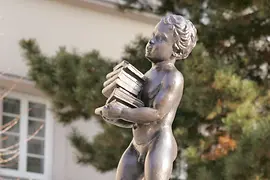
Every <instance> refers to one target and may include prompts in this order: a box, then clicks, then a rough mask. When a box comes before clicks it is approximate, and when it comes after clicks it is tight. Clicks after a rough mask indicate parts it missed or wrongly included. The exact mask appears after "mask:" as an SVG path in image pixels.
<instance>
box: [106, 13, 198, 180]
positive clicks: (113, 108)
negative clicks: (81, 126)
mask: <svg viewBox="0 0 270 180" xmlns="http://www.w3.org/2000/svg"><path fill="white" fill-rule="evenodd" d="M196 42H197V30H196V28H195V27H194V25H193V24H192V23H191V22H190V21H189V20H187V19H185V18H184V17H182V16H179V15H172V14H170V15H167V16H165V17H163V18H162V19H161V21H160V22H159V23H158V24H157V25H156V27H155V29H154V32H153V35H152V38H151V39H150V40H149V42H148V43H147V45H146V48H145V56H146V57H147V59H149V60H150V61H151V62H152V68H151V69H150V70H149V71H148V72H146V73H145V75H144V76H145V83H144V85H143V88H142V92H141V100H142V101H143V103H144V105H145V106H144V107H138V108H123V107H122V106H119V105H117V104H116V103H114V102H111V103H109V104H107V105H105V106H104V107H102V108H101V115H102V116H103V117H104V118H107V119H124V120H125V121H127V122H131V123H134V124H135V125H134V126H133V128H132V132H133V140H132V142H131V143H130V145H129V146H128V148H127V149H126V151H125V152H124V154H123V155H122V157H121V159H120V162H119V164H118V168H117V173H116V180H142V179H143V180H168V179H169V178H170V176H171V173H172V168H173V162H174V160H175V159H176V156H177V144H176V141H175V138H174V136H173V132H172V123H173V120H174V118H175V114H176V111H177V108H178V106H179V103H180V101H181V98H182V94H183V86H184V79H183V76H182V74H181V73H180V72H179V71H178V70H177V69H176V67H175V65H174V64H175V61H176V60H179V59H185V58H187V57H188V55H189V54H190V53H191V51H192V49H193V48H194V47H195V45H196Z"/></svg>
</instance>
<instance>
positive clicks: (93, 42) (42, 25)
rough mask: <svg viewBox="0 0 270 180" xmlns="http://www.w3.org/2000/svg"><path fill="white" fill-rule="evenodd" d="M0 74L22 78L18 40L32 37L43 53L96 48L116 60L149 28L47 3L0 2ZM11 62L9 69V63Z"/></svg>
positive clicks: (34, 0) (30, 0)
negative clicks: (125, 47) (9, 71)
mask: <svg viewBox="0 0 270 180" xmlns="http://www.w3.org/2000/svg"><path fill="white" fill-rule="evenodd" d="M0 17H1V19H0V34H1V35H0V63H1V67H0V70H1V71H6V70H7V69H8V68H11V71H12V72H14V73H15V72H16V74H19V75H25V74H26V72H27V68H26V67H25V63H24V62H23V61H22V58H21V57H20V49H19V46H18V41H19V40H20V39H22V38H36V39H37V40H38V42H39V44H40V46H41V49H42V50H43V51H44V52H45V53H49V54H52V53H54V52H55V51H56V49H57V48H58V47H59V46H61V45H65V46H67V47H69V48H70V49H71V48H77V49H78V50H80V51H81V52H85V51H88V50H91V49H99V50H100V51H101V53H102V55H104V56H107V57H110V58H113V59H118V58H119V57H120V55H121V52H122V51H123V47H124V45H125V44H127V43H128V42H130V40H132V39H134V37H135V36H136V35H137V34H138V33H143V34H145V35H150V34H151V31H152V28H153V25H147V24H143V23H139V22H137V21H132V20H129V19H125V18H119V17H114V16H111V15H107V14H100V13H98V12H93V11H90V10H89V9H82V8H76V7H74V6H68V5H65V4H61V3H58V2H53V1H48V0H0ZM5 62H12V66H11V64H10V63H5Z"/></svg>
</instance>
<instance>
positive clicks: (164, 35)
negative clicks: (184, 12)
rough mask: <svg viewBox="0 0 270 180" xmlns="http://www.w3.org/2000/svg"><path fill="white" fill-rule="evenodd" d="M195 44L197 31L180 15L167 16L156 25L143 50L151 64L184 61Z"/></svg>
mask: <svg viewBox="0 0 270 180" xmlns="http://www.w3.org/2000/svg"><path fill="white" fill-rule="evenodd" d="M196 42H197V30H196V28H195V26H194V25H193V24H192V22H191V21H189V20H187V19H185V18H184V17H183V16H180V15H173V14H170V15H167V16H165V17H163V18H162V19H161V21H160V22H159V23H158V24H157V25H156V27H155V29H154V32H153V36H152V38H151V39H150V40H149V42H148V43H147V45H146V49H145V56H146V57H147V58H148V59H149V60H150V61H152V62H154V63H156V62H160V61H166V60H171V59H176V60H178V59H185V58H187V57H188V55H189V54H190V53H191V51H192V49H193V48H194V47H195V45H196Z"/></svg>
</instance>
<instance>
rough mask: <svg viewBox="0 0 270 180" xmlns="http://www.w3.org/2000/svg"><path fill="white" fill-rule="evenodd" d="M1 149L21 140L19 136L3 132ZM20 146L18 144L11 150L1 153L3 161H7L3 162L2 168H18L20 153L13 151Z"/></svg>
mask: <svg viewBox="0 0 270 180" xmlns="http://www.w3.org/2000/svg"><path fill="white" fill-rule="evenodd" d="M0 141H1V143H0V144H1V149H4V148H8V147H10V146H13V145H15V144H17V143H18V142H19V137H18V136H16V135H7V134H1V140H0ZM18 148H19V146H16V147H14V148H10V150H6V151H4V152H3V153H5V154H4V155H1V158H2V161H6V162H5V163H3V164H1V166H3V167H1V168H7V169H18V157H19V156H18V155H17V152H12V151H13V150H17V149H18Z"/></svg>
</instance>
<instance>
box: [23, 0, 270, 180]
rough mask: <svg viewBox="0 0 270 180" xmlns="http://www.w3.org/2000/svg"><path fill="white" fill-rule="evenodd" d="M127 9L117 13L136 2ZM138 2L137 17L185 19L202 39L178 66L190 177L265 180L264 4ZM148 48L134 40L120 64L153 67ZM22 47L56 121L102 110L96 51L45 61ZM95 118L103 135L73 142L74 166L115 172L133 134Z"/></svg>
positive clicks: (268, 51) (181, 137)
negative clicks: (139, 13)
mask: <svg viewBox="0 0 270 180" xmlns="http://www.w3.org/2000/svg"><path fill="white" fill-rule="evenodd" d="M127 2H128V3H127V4H126V5H125V6H122V8H131V7H133V6H132V5H134V3H138V1H134V0H132V1H127ZM139 2H140V3H139V5H141V6H140V10H142V11H149V12H151V13H157V14H165V13H166V12H173V13H176V14H182V15H185V16H188V17H189V18H190V19H191V20H192V22H194V23H195V24H196V27H197V29H198V32H199V42H198V45H197V46H196V48H195V49H194V50H193V52H192V54H191V55H190V56H189V57H188V59H186V60H184V61H179V62H177V68H178V69H179V70H180V71H181V72H182V73H183V75H184V78H185V89H184V95H183V99H182V102H181V105H180V107H179V109H178V111H177V115H176V119H175V121H174V123H173V132H174V134H175V137H176V139H177V141H178V145H179V152H180V151H181V150H183V152H184V154H185V156H186V158H187V161H188V164H189V168H188V178H189V179H196V180H203V179H207V180H211V179H215V180H216V179H220V180H223V179H224V180H232V179H237V180H238V179H240V180H249V179H270V175H269V173H270V169H269V167H270V166H269V158H270V156H269V143H268V141H267V139H268V137H269V135H270V134H269V132H270V125H269V123H270V122H269V121H270V112H269V111H270V91H269V83H270V77H269V76H270V75H269V72H270V66H269V59H270V48H269V35H270V31H269V29H270V19H269V18H270V13H269V12H270V11H269V10H270V6H269V4H268V3H269V2H268V1H267V0H261V1H251V0H244V1H240V0H229V1H226V2H225V1H222V0H215V1H214V0H208V1H195V0H193V1H185V0H184V1H170V0H165V1H160V5H158V6H156V7H155V6H153V5H151V4H149V3H141V2H147V1H139ZM136 7H138V6H136ZM146 42H147V38H144V37H138V38H136V40H135V41H133V42H131V43H130V44H129V45H127V46H126V48H125V52H124V54H123V57H122V59H120V60H123V59H125V60H128V61H129V62H131V63H132V64H133V65H134V66H135V67H137V68H138V69H139V70H141V71H142V72H145V71H146V70H147V69H149V68H150V62H148V61H147V60H146V59H145V57H144V47H145V44H146ZM20 45H21V47H22V49H23V50H24V56H25V57H26V58H25V59H26V62H27V64H28V65H29V68H30V71H29V76H30V77H31V78H32V80H33V81H35V82H36V84H37V86H38V87H39V88H40V89H41V90H43V91H44V92H45V93H47V94H48V96H49V97H50V98H51V100H52V102H53V105H54V106H55V108H54V110H55V113H56V114H57V115H58V119H59V121H60V122H63V123H65V124H68V123H71V122H73V121H74V120H76V119H78V118H80V117H83V118H85V119H89V118H90V117H92V116H94V113H93V112H94V109H95V108H96V107H99V106H100V105H102V104H104V102H105V98H104V97H102V96H101V88H102V83H103V82H104V78H105V75H106V74H107V73H108V72H110V71H111V70H112V67H113V66H114V64H113V63H111V62H110V61H109V60H106V59H103V58H102V57H101V56H100V55H99V53H98V52H97V51H92V52H89V53H86V54H83V55H80V54H78V53H76V52H68V51H66V50H65V48H60V49H59V50H58V51H57V52H56V55H54V56H52V57H48V56H46V55H44V54H43V53H42V52H41V51H40V49H39V47H38V44H37V43H36V42H35V41H34V40H22V41H21V42H20ZM100 67H102V68H100ZM96 118H97V119H98V122H100V125H101V126H102V127H103V130H104V131H103V132H102V133H100V134H98V135H97V136H96V137H95V138H94V140H93V141H91V142H90V141H89V140H88V139H87V138H85V137H84V136H83V134H81V133H80V132H79V130H74V133H73V134H72V135H71V136H70V140H71V142H72V144H73V145H74V147H76V149H77V150H78V162H80V163H83V164H92V165H93V166H95V167H96V168H97V169H98V170H99V171H101V172H105V171H108V170H112V169H114V168H115V167H116V166H117V163H118V160H119V159H120V156H121V154H122V153H123V151H124V149H125V148H126V147H127V146H128V144H129V142H130V140H131V137H132V136H131V132H130V130H127V129H122V128H118V127H115V126H111V125H109V124H107V123H104V121H102V120H101V119H99V117H96ZM115 142H117V144H116V143H115ZM179 154H180V153H179ZM179 158H180V156H178V159H177V160H176V162H178V161H179V160H180V159H179Z"/></svg>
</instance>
